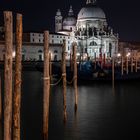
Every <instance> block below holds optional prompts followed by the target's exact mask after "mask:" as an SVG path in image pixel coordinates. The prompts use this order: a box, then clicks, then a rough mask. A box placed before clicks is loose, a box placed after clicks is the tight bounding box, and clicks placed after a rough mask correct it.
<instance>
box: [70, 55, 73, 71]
mask: <svg viewBox="0 0 140 140" xmlns="http://www.w3.org/2000/svg"><path fill="white" fill-rule="evenodd" d="M72 59H73V57H72V54H71V53H70V70H71V71H73V60H72Z"/></svg>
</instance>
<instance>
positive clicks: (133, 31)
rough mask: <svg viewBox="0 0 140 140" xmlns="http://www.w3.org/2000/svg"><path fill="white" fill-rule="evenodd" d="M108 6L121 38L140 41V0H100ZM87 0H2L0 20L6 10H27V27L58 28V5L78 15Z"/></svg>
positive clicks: (25, 22)
mask: <svg viewBox="0 0 140 140" xmlns="http://www.w3.org/2000/svg"><path fill="white" fill-rule="evenodd" d="M97 2H98V5H99V6H100V7H101V8H102V9H103V10H104V12H105V14H106V17H107V21H108V24H109V26H111V27H113V29H114V31H115V32H116V33H117V32H118V33H119V36H120V39H121V40H126V41H140V9H139V0H133V1H130V0H97ZM85 3H86V0H0V20H1V21H2V20H3V17H2V15H3V14H2V12H3V10H12V11H13V12H14V13H16V12H20V13H22V14H23V28H24V32H26V31H43V30H46V29H48V30H51V31H53V29H54V17H55V13H56V11H57V9H58V8H60V10H61V12H62V15H63V16H64V17H65V16H66V15H67V13H68V10H69V6H70V5H72V6H73V10H74V13H75V15H77V14H78V12H79V11H80V9H81V8H82V7H83V6H84V5H85Z"/></svg>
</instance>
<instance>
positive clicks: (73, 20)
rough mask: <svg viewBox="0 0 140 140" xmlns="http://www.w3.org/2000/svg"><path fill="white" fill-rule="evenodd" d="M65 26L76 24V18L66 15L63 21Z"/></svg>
mask: <svg viewBox="0 0 140 140" xmlns="http://www.w3.org/2000/svg"><path fill="white" fill-rule="evenodd" d="M63 26H76V18H75V17H66V18H65V19H64V21H63Z"/></svg>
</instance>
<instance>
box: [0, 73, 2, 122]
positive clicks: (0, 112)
mask: <svg viewBox="0 0 140 140" xmlns="http://www.w3.org/2000/svg"><path fill="white" fill-rule="evenodd" d="M1 92H2V91H1V73H0V122H1V119H2V95H1V94H2V93H1Z"/></svg>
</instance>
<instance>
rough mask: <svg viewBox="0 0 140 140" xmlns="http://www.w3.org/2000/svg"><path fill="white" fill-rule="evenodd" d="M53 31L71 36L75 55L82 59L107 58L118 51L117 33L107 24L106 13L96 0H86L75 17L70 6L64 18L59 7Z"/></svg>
mask: <svg viewBox="0 0 140 140" xmlns="http://www.w3.org/2000/svg"><path fill="white" fill-rule="evenodd" d="M55 32H56V33H61V34H65V35H68V36H73V37H74V38H75V41H76V42H77V52H78V53H77V56H79V57H80V58H81V57H82V58H83V59H87V58H90V59H95V58H103V57H104V58H106V59H107V58H111V57H112V56H114V55H115V54H116V53H117V52H118V34H115V33H114V32H113V29H112V28H111V27H110V26H108V24H107V20H106V15H105V13H104V11H103V10H102V9H101V8H100V7H99V6H98V4H97V1H96V0H86V5H85V6H84V7H83V8H81V10H80V11H79V13H78V15H77V19H76V16H74V12H73V9H72V6H70V9H69V12H68V16H67V17H66V18H64V19H63V17H62V15H61V11H60V9H59V10H58V11H57V13H56V16H55Z"/></svg>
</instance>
